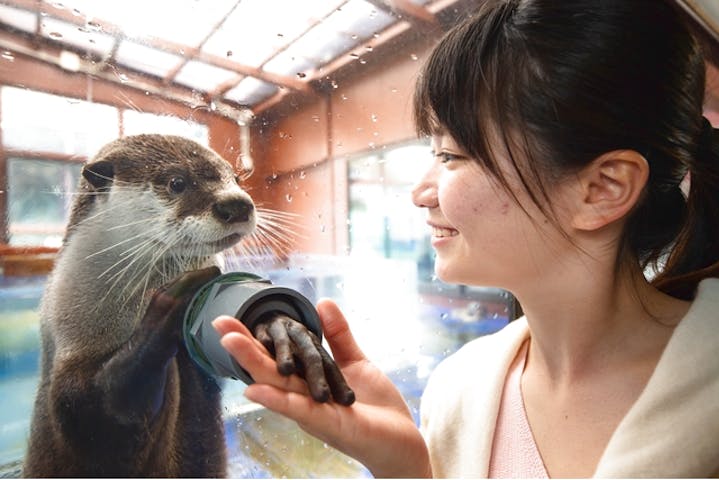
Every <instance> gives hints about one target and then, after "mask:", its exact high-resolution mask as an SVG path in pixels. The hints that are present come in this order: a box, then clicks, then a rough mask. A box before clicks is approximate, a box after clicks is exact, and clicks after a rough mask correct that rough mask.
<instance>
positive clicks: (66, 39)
mask: <svg viewBox="0 0 719 480" xmlns="http://www.w3.org/2000/svg"><path fill="white" fill-rule="evenodd" d="M40 25H41V26H42V28H41V31H42V34H43V35H44V36H45V37H47V38H49V39H51V40H55V41H60V40H62V42H63V43H67V44H70V45H73V46H75V47H77V48H79V49H81V50H83V51H87V52H93V53H96V54H99V55H106V54H108V53H109V52H110V50H111V49H112V46H113V43H114V40H113V38H112V37H110V36H107V35H103V34H101V33H98V32H96V31H93V30H90V29H88V28H82V27H77V26H76V25H72V24H70V23H67V22H61V21H58V20H54V19H52V18H46V19H43V20H42V21H41V22H40Z"/></svg>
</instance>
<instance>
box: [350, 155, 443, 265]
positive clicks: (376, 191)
mask: <svg viewBox="0 0 719 480" xmlns="http://www.w3.org/2000/svg"><path fill="white" fill-rule="evenodd" d="M431 161H432V156H431V155H430V149H429V143H428V142H412V143H410V144H407V145H403V146H399V147H395V148H391V149H388V150H386V151H383V152H381V153H378V154H374V153H373V154H370V155H364V156H362V157H359V158H355V159H352V160H350V162H349V217H350V218H349V220H350V221H349V238H350V251H351V254H352V255H356V256H360V255H370V256H376V257H384V258H393V259H412V260H419V259H420V258H421V257H422V256H423V254H424V253H425V245H427V246H428V245H429V244H428V242H429V234H428V230H427V228H426V225H425V212H424V211H422V209H419V208H417V207H415V206H414V205H413V204H412V199H411V191H412V187H413V186H414V184H415V183H416V182H417V181H418V180H419V177H420V175H421V174H423V173H424V172H425V171H426V169H427V168H428V167H429V164H430V163H431Z"/></svg>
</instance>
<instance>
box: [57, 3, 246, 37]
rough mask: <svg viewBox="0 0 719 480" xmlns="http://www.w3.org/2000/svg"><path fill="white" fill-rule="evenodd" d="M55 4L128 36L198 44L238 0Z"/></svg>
mask: <svg viewBox="0 0 719 480" xmlns="http://www.w3.org/2000/svg"><path fill="white" fill-rule="evenodd" d="M54 3H56V4H58V5H60V6H61V7H63V8H68V9H73V10H75V11H77V12H81V13H83V14H87V15H89V17H90V18H98V19H103V20H105V21H108V22H110V23H111V24H113V25H115V26H117V27H119V28H120V29H121V31H122V32H123V33H124V34H125V35H126V36H128V37H140V38H141V37H147V36H152V37H155V38H159V39H165V40H170V41H173V42H177V43H181V44H195V43H198V42H200V41H202V40H203V39H204V38H205V37H206V36H207V35H208V34H209V33H210V29H211V28H213V27H214V25H216V24H217V23H219V22H220V21H221V20H222V19H223V18H224V16H225V15H226V14H227V12H229V11H230V9H231V8H232V6H233V5H234V4H235V3H236V0H212V2H198V1H197V0H152V1H150V2H148V1H146V0H122V1H119V2H118V1H101V2H98V1H97V0H63V1H62V2H54ZM198 27H199V28H198Z"/></svg>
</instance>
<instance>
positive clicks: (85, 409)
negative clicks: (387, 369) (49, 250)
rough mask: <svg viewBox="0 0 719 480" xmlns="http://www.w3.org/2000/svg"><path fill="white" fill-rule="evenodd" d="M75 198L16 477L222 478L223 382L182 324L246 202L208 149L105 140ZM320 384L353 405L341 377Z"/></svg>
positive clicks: (52, 285)
mask: <svg viewBox="0 0 719 480" xmlns="http://www.w3.org/2000/svg"><path fill="white" fill-rule="evenodd" d="M78 190H79V191H78V194H77V197H76V199H75V201H74V203H73V206H72V209H71V214H70V219H69V223H68V227H67V230H66V234H65V237H64V240H63V244H62V248H61V249H60V252H59V254H58V257H57V260H56V264H55V267H54V269H53V271H52V272H51V274H50V276H49V277H48V283H47V285H46V289H45V293H44V295H43V298H42V301H41V307H40V317H41V326H40V330H41V339H42V340H41V342H42V345H41V346H42V354H41V368H40V381H39V385H38V390H37V395H36V399H35V405H34V412H33V417H32V422H31V430H30V438H29V443H28V449H27V453H26V457H25V461H24V465H23V475H24V476H27V477H88V476H89V477H108V476H110V477H222V476H225V474H226V447H225V441H224V427H223V421H222V415H221V403H220V402H221V386H220V383H218V379H216V378H214V377H213V376H211V375H209V374H208V373H206V372H205V371H204V370H202V369H201V368H200V367H199V366H197V365H196V364H195V363H194V362H193V360H192V359H191V358H190V356H189V355H188V352H187V350H186V348H185V345H184V342H183V339H182V325H181V324H182V319H183V316H184V310H185V308H186V307H187V305H188V303H189V301H190V299H191V297H192V295H193V294H194V293H195V292H196V291H197V290H198V289H199V288H200V287H201V286H202V285H204V284H205V283H206V282H208V281H210V280H211V279H213V278H214V277H216V276H217V275H219V274H220V270H219V268H218V267H217V265H216V264H215V260H214V259H215V255H216V254H217V253H218V252H221V251H222V250H224V249H226V248H228V247H231V246H232V245H234V244H236V243H237V242H238V241H240V240H241V239H242V238H244V237H246V236H248V235H251V233H252V232H253V230H254V228H255V225H256V222H257V212H256V208H255V206H254V203H253V201H252V199H251V197H250V196H249V195H248V193H247V192H245V191H244V190H243V189H242V188H241V187H240V185H239V182H238V179H237V176H236V175H235V173H234V171H233V169H232V168H231V166H230V164H229V163H228V162H226V161H225V160H223V159H222V158H221V157H220V156H219V155H218V154H216V153H215V152H214V151H212V150H210V149H208V148H205V147H203V146H201V145H199V144H197V143H196V142H194V141H191V140H188V139H185V138H182V137H176V136H167V135H136V136H129V137H123V138H119V139H117V140H115V141H112V142H110V143H109V144H107V145H106V146H104V147H103V148H101V149H100V151H99V152H98V153H97V155H96V156H95V157H94V158H93V159H92V160H90V161H89V162H88V163H87V164H85V165H84V167H83V170H82V176H81V178H80V183H79V187H78ZM268 321H270V322H271V321H274V320H273V319H269V320H268ZM279 323H280V325H286V324H287V323H288V322H287V319H286V318H285V319H281V321H280V322H279ZM297 325H300V324H299V323H297ZM300 326H301V325H300ZM295 327H296V325H295V326H293V328H295ZM302 328H304V327H302ZM266 330H272V329H267V328H264V329H263V331H262V335H263V336H266V333H265V331H266ZM305 331H306V329H305ZM255 335H258V333H257V332H255ZM307 335H310V336H311V334H310V333H309V332H307ZM312 338H314V337H312ZM263 343H266V344H267V339H266V338H264V339H263ZM310 345H314V347H315V348H320V349H322V347H321V345H320V344H319V343H318V342H317V341H316V338H314V341H313V342H310ZM268 347H271V342H270V345H268ZM298 348H300V349H301V348H302V347H298ZM305 348H306V347H305ZM270 349H271V348H270ZM294 351H295V353H296V357H295V358H294V360H295V361H297V362H298V364H299V366H300V367H301V363H302V361H303V358H305V357H304V356H303V352H298V351H297V348H295V350H294ZM314 353H316V352H314ZM321 354H322V356H323V358H325V359H327V358H328V354H327V352H325V351H324V350H322V352H321ZM278 362H279V359H278ZM330 362H331V359H330ZM325 366H326V365H325ZM331 368H334V369H337V367H336V365H334V364H333V363H332V365H331ZM300 370H302V369H301V368H300ZM315 370H316V369H315ZM320 370H322V369H320ZM337 371H338V370H337ZM335 373H336V372H335ZM337 378H339V379H340V380H337ZM306 380H307V382H308V383H312V382H323V381H325V380H324V379H319V380H318V379H312V378H307V379H306ZM327 381H329V382H330V383H332V382H334V384H333V385H331V387H332V391H333V394H334V392H343V393H342V394H343V398H344V399H345V400H346V399H348V398H350V397H351V399H352V400H353V396H352V395H351V390H349V388H348V387H347V385H346V384H345V383H344V379H343V378H341V374H340V377H337V375H335V374H332V375H328V380H327ZM338 382H339V385H338V384H337V383H338ZM310 390H312V388H310ZM348 393H349V394H350V395H349V396H348ZM344 403H345V404H348V403H351V400H350V401H349V402H346V401H345V402H344Z"/></svg>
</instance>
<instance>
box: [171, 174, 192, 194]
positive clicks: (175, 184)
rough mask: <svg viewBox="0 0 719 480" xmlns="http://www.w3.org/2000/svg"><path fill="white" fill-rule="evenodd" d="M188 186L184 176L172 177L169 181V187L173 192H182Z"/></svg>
mask: <svg viewBox="0 0 719 480" xmlns="http://www.w3.org/2000/svg"><path fill="white" fill-rule="evenodd" d="M185 188H187V182H186V181H185V179H184V178H182V177H172V178H171V179H170V181H169V182H168V183H167V189H168V190H169V191H170V192H171V193H182V192H184V191H185Z"/></svg>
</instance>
